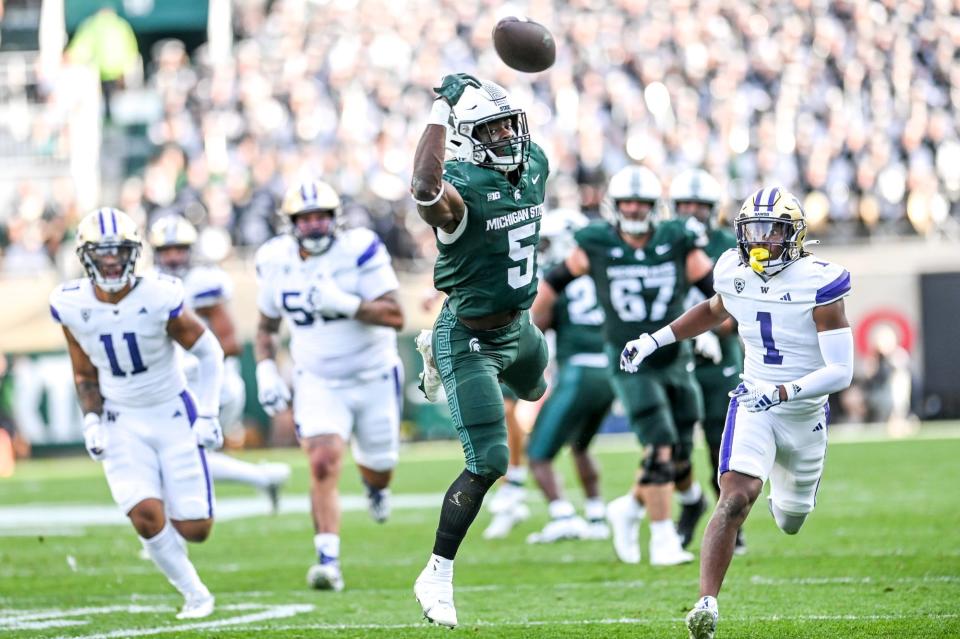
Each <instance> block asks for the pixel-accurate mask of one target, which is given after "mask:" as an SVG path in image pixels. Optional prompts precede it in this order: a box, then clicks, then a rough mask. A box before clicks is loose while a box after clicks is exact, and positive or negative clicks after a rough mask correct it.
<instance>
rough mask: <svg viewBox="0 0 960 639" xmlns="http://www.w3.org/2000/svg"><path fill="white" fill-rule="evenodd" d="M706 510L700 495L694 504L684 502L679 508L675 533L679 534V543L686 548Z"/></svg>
mask: <svg viewBox="0 0 960 639" xmlns="http://www.w3.org/2000/svg"><path fill="white" fill-rule="evenodd" d="M705 512H707V502H706V500H705V499H704V498H703V495H701V496H700V500H699V501H697V503H695V504H689V505H687V504H684V505H683V506H682V507H681V509H680V519H678V520H677V534H678V535H680V545H681V546H682V547H683V548H686V547H687V546H689V545H690V542H691V541H693V533H694V532H696V530H697V523H698V522H699V521H700V518H701V517H703V513H705Z"/></svg>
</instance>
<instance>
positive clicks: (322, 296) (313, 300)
mask: <svg viewBox="0 0 960 639" xmlns="http://www.w3.org/2000/svg"><path fill="white" fill-rule="evenodd" d="M362 302H363V300H362V299H361V298H360V297H359V296H357V295H353V294H352V293H347V292H345V291H344V290H342V289H341V288H340V287H339V286H337V283H336V282H334V281H333V279H331V278H329V277H325V278H323V279H321V280H320V281H319V282H317V283H316V284H314V285H313V286H311V287H310V290H309V291H307V309H308V310H309V311H310V312H312V313H313V314H314V315H315V316H319V317H322V318H326V319H333V318H337V317H350V318H353V317H356V315H357V310H358V309H359V308H360V304H361V303H362Z"/></svg>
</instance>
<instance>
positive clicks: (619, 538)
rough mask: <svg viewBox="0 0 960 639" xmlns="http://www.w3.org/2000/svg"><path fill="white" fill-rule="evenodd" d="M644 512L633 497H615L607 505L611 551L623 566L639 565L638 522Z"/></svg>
mask: <svg viewBox="0 0 960 639" xmlns="http://www.w3.org/2000/svg"><path fill="white" fill-rule="evenodd" d="M644 512H645V511H644V509H643V508H642V507H641V506H640V505H639V504H637V501H636V500H635V499H634V498H633V495H624V496H623V497H617V498H616V499H614V500H613V501H611V502H610V503H609V504H607V521H608V522H610V532H611V533H612V535H613V549H614V551H615V552H616V553H617V557H618V558H619V559H620V561H622V562H623V563H625V564H639V563H640V521H641V520H642V519H643V515H644Z"/></svg>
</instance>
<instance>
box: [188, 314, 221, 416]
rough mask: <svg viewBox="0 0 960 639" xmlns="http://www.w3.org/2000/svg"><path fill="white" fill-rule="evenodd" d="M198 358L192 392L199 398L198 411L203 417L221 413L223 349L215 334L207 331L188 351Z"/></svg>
mask: <svg viewBox="0 0 960 639" xmlns="http://www.w3.org/2000/svg"><path fill="white" fill-rule="evenodd" d="M188 352H189V353H190V354H191V355H193V356H194V357H196V358H197V378H196V381H195V382H194V384H193V386H192V388H191V390H193V392H194V393H196V396H197V410H198V414H199V415H200V416H202V417H212V416H215V415H217V414H218V413H219V412H220V386H221V385H222V384H223V349H222V348H220V342H218V341H217V338H216V337H214V335H213V332H212V331H210V330H209V329H207V330H205V331H204V332H203V334H202V335H200V339H198V340H197V341H196V342H195V343H194V345H193V346H192V347H191V348H190V350H189V351H188Z"/></svg>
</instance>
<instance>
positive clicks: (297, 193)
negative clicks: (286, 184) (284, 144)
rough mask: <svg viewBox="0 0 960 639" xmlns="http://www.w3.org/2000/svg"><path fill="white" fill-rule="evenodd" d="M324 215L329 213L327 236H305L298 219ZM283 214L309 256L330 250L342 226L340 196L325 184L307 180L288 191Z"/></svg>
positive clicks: (316, 234)
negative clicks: (303, 216) (298, 224)
mask: <svg viewBox="0 0 960 639" xmlns="http://www.w3.org/2000/svg"><path fill="white" fill-rule="evenodd" d="M314 211H321V212H325V213H329V214H330V217H331V221H330V226H329V227H328V229H327V230H326V232H322V233H321V232H317V233H312V234H310V235H304V234H303V233H301V232H300V230H299V229H298V228H297V219H296V218H297V216H298V215H301V214H303V213H311V212H314ZM280 214H281V215H282V216H283V217H284V218H286V219H287V221H289V223H290V227H291V231H292V233H293V236H294V237H295V238H296V239H297V243H298V244H299V245H300V248H302V249H303V250H304V251H305V252H306V253H307V254H309V255H320V254H321V253H323V252H325V251H326V250H327V249H329V248H330V246H331V244H333V238H334V236H335V235H336V233H337V229H338V227H339V225H340V224H341V210H340V194H339V193H337V191H336V189H334V188H333V187H332V186H330V185H329V184H327V183H326V182H324V181H322V180H307V181H305V182H301V183H300V184H295V185H294V186H292V187H290V188H289V189H287V193H286V195H284V196H283V202H282V203H281V204H280Z"/></svg>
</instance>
